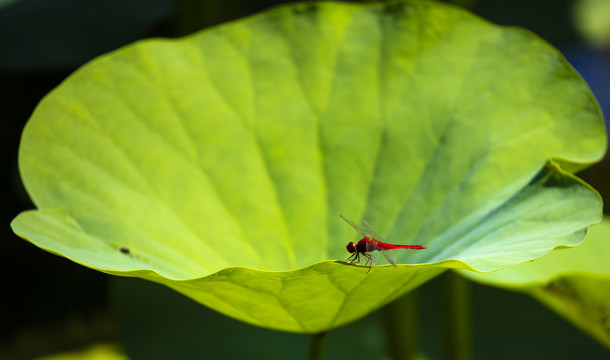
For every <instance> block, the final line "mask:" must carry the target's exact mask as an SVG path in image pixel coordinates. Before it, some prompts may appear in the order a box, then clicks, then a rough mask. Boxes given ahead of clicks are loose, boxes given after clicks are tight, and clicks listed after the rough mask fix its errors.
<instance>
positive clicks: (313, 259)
mask: <svg viewBox="0 0 610 360" xmlns="http://www.w3.org/2000/svg"><path fill="white" fill-rule="evenodd" d="M605 141H606V139H605V133H604V129H603V125H602V122H601V116H600V113H599V109H598V107H597V105H596V103H595V100H594V98H593V97H592V95H591V93H590V91H589V90H588V88H587V86H586V85H585V84H584V82H583V81H582V79H581V78H580V77H579V76H578V75H577V74H576V73H575V71H574V70H573V69H572V68H571V67H570V66H569V65H568V64H567V63H566V62H565V60H564V59H563V58H562V57H561V55H560V54H558V53H557V52H556V50H554V49H552V48H551V47H550V46H549V45H547V44H546V43H544V42H543V41H541V40H540V39H538V38H536V37H535V36H534V35H532V34H530V33H528V32H525V31H523V30H519V29H511V28H502V27H497V26H493V25H491V24H488V23H486V22H485V21H483V20H481V19H479V18H477V17H475V16H472V15H470V14H469V13H467V12H465V11H463V10H460V9H458V8H454V7H451V6H447V5H442V4H437V3H434V2H412V3H411V2H406V3H395V4H374V5H354V4H341V3H320V4H298V5H292V6H287V7H282V8H278V9H275V10H272V11H269V12H267V13H264V14H261V15H258V16H254V17H251V18H248V19H246V20H243V21H238V22H235V23H231V24H228V25H225V26H221V27H217V28H214V29H211V30H208V31H204V32H201V33H198V34H196V35H194V36H191V37H187V38H185V39H179V40H152V41H145V42H141V43H137V44H134V45H132V46H129V47H126V48H124V49H120V50H118V51H116V52H114V53H112V54H109V55H107V56H104V57H101V58H99V59H96V60H95V61H93V62H92V63H90V64H88V65H86V66H84V67H83V68H81V69H80V70H78V71H77V72H76V73H75V74H74V75H72V76H71V77H70V78H69V79H67V80H66V81H65V82H64V83H63V84H62V85H60V86H59V87H58V88H57V89H55V90H54V91H53V92H52V93H51V94H49V95H48V96H47V97H46V98H45V99H44V100H43V101H42V102H41V103H40V105H39V106H38V108H37V109H36V111H35V112H34V114H33V115H32V118H31V119H30V121H29V122H28V124H27V126H26V128H25V130H24V134H23V138H22V143H21V148H20V159H19V161H20V169H21V173H22V177H23V181H24V184H25V186H26V189H27V190H28V192H29V194H30V196H31V197H32V199H33V201H34V203H35V204H36V206H37V208H38V210H35V211H26V212H24V213H22V214H20V215H19V216H18V217H17V218H16V219H15V220H14V221H13V223H12V227H13V229H14V231H15V232H16V233H17V234H19V235H20V236H22V237H24V238H26V239H27V240H29V241H31V242H33V243H34V244H36V245H37V246H40V247H42V248H44V249H46V250H48V251H51V252H54V253H57V254H60V255H62V256H66V257H68V258H70V259H72V260H74V261H76V262H79V263H81V264H83V265H85V266H89V267H92V268H95V269H98V270H101V271H104V272H107V273H110V274H115V275H122V276H140V277H143V278H145V279H149V280H152V281H156V282H159V283H162V284H165V285H167V286H169V287H172V288H174V289H176V290H177V291H179V292H182V293H184V294H186V295H187V296H190V297H192V298H193V299H195V300H197V301H199V302H201V303H202V304H205V305H206V306H209V307H211V308H213V309H215V310H217V311H220V312H222V313H224V314H227V315H230V316H233V317H235V318H237V319H240V320H243V321H246V322H249V323H252V324H256V325H260V326H265V327H269V328H273V329H280V330H286V331H295V332H311V333H312V332H318V331H323V330H326V329H329V328H332V327H336V326H340V325H342V324H345V323H346V322H349V321H352V320H354V319H356V318H359V317H361V316H363V315H365V314H366V313H368V312H370V311H371V310H373V309H376V308H378V307H379V306H381V305H383V304H385V303H387V302H389V301H391V300H392V299H394V298H396V297H398V296H399V295H401V294H403V293H405V292H407V291H409V290H410V289H412V288H414V287H416V286H418V285H420V284H421V283H423V282H425V281H426V280H428V279H430V278H431V277H433V276H435V275H437V274H439V273H441V272H442V271H443V270H444V269H446V268H448V267H454V268H465V269H472V270H477V271H492V270H497V269H500V268H503V267H507V266H511V265H514V264H516V263H520V262H523V261H527V260H530V259H533V258H537V257H540V256H542V255H544V254H545V253H547V252H548V251H550V250H551V249H553V248H555V247H557V246H561V245H567V246H573V245H576V244H578V243H579V242H580V241H581V240H582V238H583V236H584V233H585V231H586V229H587V227H588V225H589V224H590V223H592V222H595V221H598V220H599V217H600V213H601V200H600V198H599V196H598V195H597V194H596V193H595V191H593V190H592V189H591V188H590V187H588V186H587V185H586V184H584V183H582V182H581V181H580V180H578V179H577V178H575V177H574V176H573V175H571V174H570V173H567V172H566V171H564V170H563V169H567V170H576V169H580V168H583V167H585V166H586V165H587V164H589V163H591V162H593V161H595V160H597V159H599V158H600V156H601V155H602V153H603V151H604V149H605ZM549 159H554V161H550V162H549ZM545 164H546V165H545ZM562 168H563V169H562ZM339 214H344V215H346V216H347V217H349V218H352V219H353V220H356V221H358V219H359V218H365V219H366V220H367V221H368V222H369V223H371V224H372V225H373V226H374V228H375V229H376V231H377V232H379V233H380V234H381V235H382V236H384V237H385V238H386V239H387V241H388V242H394V243H402V244H423V245H426V246H427V247H428V249H426V250H420V251H406V250H403V251H396V255H397V259H398V262H399V263H400V264H401V265H399V266H398V269H395V268H393V267H390V266H381V267H374V268H373V269H372V270H371V271H370V272H367V270H368V269H367V268H366V267H362V266H350V265H347V264H346V263H344V262H343V261H336V260H343V259H345V258H346V256H347V252H346V250H345V244H346V242H348V241H353V240H355V239H357V238H356V236H357V234H356V233H355V232H354V231H353V229H351V228H350V227H349V226H348V225H347V224H345V223H344V222H343V221H342V220H341V219H340V218H339ZM329 260H330V261H329ZM333 260H335V261H333ZM407 264H409V265H407Z"/></svg>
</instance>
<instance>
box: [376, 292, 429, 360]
mask: <svg viewBox="0 0 610 360" xmlns="http://www.w3.org/2000/svg"><path fill="white" fill-rule="evenodd" d="M418 314H419V296H418V293H417V291H411V292H409V293H407V294H406V295H404V296H402V297H400V298H398V299H397V300H395V301H394V302H392V303H390V304H388V305H387V306H386V307H385V308H384V310H383V316H384V321H385V333H386V344H387V348H388V351H389V353H390V358H392V359H395V360H412V359H417V358H420V352H421V350H420V346H419V331H418V330H419V326H418V325H419V316H418Z"/></svg>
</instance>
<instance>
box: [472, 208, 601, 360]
mask: <svg viewBox="0 0 610 360" xmlns="http://www.w3.org/2000/svg"><path fill="white" fill-rule="evenodd" d="M609 254H610V219H608V218H606V219H604V221H603V222H602V223H600V224H599V225H596V226H593V227H592V228H591V229H590V230H589V232H588V233H587V237H586V239H585V241H584V242H583V243H582V245H580V246H578V247H575V248H573V249H562V250H555V251H552V252H551V253H549V254H548V255H546V256H544V257H543V258H541V259H539V260H536V261H533V262H528V263H525V264H520V265H518V266H513V267H511V268H509V269H505V270H501V271H496V272H493V273H488V274H484V273H475V272H472V271H460V273H461V274H463V275H465V276H467V277H468V278H470V279H472V280H474V281H477V282H480V283H483V284H487V285H493V286H499V287H504V288H508V289H511V290H515V291H523V292H525V293H527V294H530V295H532V296H533V297H534V298H536V299H538V300H540V301H541V302H542V303H544V304H546V305H548V306H549V307H550V308H551V309H553V310H555V311H556V312H557V313H558V314H560V315H561V316H564V317H565V318H566V319H568V320H569V321H571V322H572V323H574V324H575V325H576V326H578V327H579V328H580V329H582V330H583V331H585V332H586V333H588V334H590V335H591V336H592V337H593V338H595V339H596V340H598V341H599V342H600V343H602V344H603V345H604V346H606V347H607V348H608V349H610V262H609V261H608V255H609Z"/></svg>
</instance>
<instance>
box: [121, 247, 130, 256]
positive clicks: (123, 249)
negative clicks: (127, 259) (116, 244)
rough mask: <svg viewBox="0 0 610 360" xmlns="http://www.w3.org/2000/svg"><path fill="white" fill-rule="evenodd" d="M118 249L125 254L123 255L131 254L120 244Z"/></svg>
mask: <svg viewBox="0 0 610 360" xmlns="http://www.w3.org/2000/svg"><path fill="white" fill-rule="evenodd" d="M119 251H120V252H121V254H125V255H129V254H131V251H130V250H129V248H126V247H124V246H121V247H120V248H119Z"/></svg>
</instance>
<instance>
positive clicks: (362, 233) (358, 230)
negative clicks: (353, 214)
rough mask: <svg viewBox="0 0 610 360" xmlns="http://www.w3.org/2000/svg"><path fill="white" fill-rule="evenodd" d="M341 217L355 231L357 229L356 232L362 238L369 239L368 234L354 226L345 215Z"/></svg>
mask: <svg viewBox="0 0 610 360" xmlns="http://www.w3.org/2000/svg"><path fill="white" fill-rule="evenodd" d="M339 216H341V219H343V220H345V222H346V223H348V224H350V225H351V226H352V227H353V228H354V229H356V231H357V232H358V233H359V234H360V235H361V236H362V237H369V236H368V235H367V234H366V232H365V231H364V230H363V229H361V228H360V227H359V226H358V225H356V224H354V223H353V222H352V221H351V220H350V219H348V218H346V217H345V216H343V215H339Z"/></svg>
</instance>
